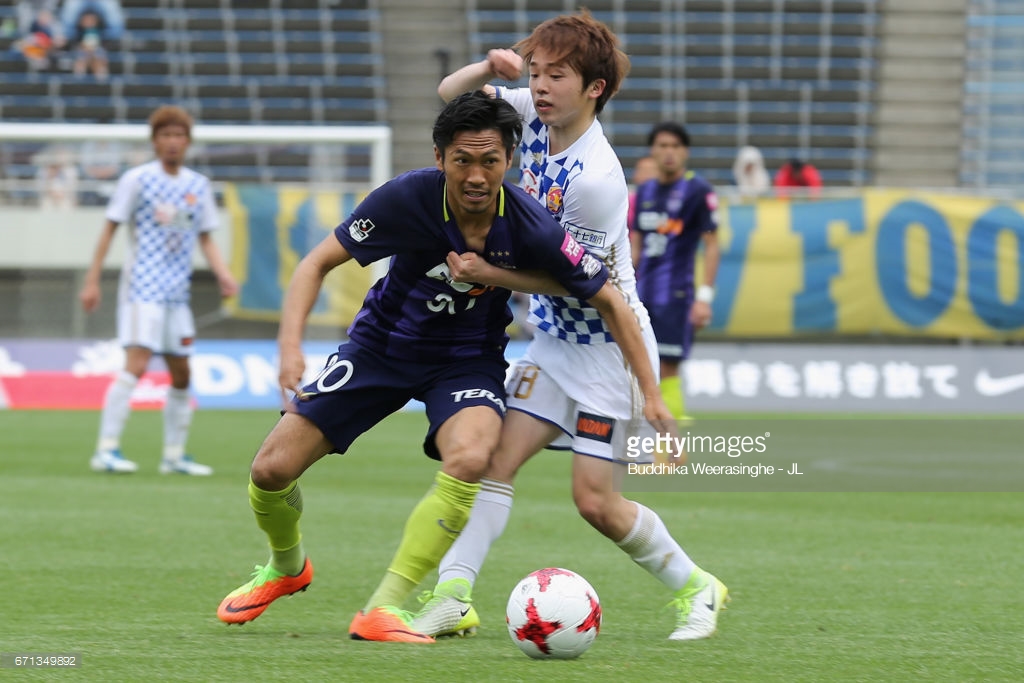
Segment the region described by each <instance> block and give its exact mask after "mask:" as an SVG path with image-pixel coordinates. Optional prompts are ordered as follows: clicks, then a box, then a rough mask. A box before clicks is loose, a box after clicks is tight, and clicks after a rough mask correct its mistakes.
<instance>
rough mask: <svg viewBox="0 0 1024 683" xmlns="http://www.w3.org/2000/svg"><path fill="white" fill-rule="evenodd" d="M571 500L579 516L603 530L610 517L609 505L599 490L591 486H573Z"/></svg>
mask: <svg viewBox="0 0 1024 683" xmlns="http://www.w3.org/2000/svg"><path fill="white" fill-rule="evenodd" d="M572 497H573V502H575V503H576V509H577V510H578V511H579V513H580V517H582V518H583V519H585V520H586V521H587V523H588V524H590V526H592V527H594V528H595V529H597V530H598V531H601V532H603V531H604V529H605V528H607V527H608V524H609V521H610V518H611V509H610V508H611V506H610V505H608V500H607V499H606V497H605V496H603V495H601V492H600V491H595V490H594V489H591V488H584V487H574V488H573V492H572Z"/></svg>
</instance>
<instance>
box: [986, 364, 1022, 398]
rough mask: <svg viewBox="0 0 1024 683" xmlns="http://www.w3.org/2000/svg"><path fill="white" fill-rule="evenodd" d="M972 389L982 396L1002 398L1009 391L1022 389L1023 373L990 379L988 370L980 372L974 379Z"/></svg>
mask: <svg viewBox="0 0 1024 683" xmlns="http://www.w3.org/2000/svg"><path fill="white" fill-rule="evenodd" d="M974 388H975V389H977V390H978V393H979V394H981V395H982V396H1002V395H1003V394H1008V393H1010V392H1011V391H1017V390H1018V389H1024V373H1021V374H1019V375H1008V376H1006V377H992V376H991V375H989V374H988V370H982V371H981V372H979V373H978V376H977V377H975V378H974Z"/></svg>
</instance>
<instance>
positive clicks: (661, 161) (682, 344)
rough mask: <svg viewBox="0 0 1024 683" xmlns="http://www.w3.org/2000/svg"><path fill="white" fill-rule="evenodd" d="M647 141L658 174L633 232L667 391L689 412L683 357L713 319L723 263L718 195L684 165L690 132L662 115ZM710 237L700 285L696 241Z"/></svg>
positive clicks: (640, 202)
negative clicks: (696, 275)
mask: <svg viewBox="0 0 1024 683" xmlns="http://www.w3.org/2000/svg"><path fill="white" fill-rule="evenodd" d="M647 144H648V145H649V146H650V149H651V156H652V157H653V158H654V160H655V162H656V164H657V167H658V175H657V177H655V178H654V179H652V180H648V181H647V182H645V183H644V184H642V185H641V186H640V187H638V188H637V191H636V216H635V218H634V222H633V225H631V226H630V228H631V230H632V232H631V235H630V239H631V241H632V247H633V264H634V266H635V267H636V273H637V292H638V293H639V295H640V300H641V301H643V302H644V305H645V306H646V307H647V310H648V312H649V313H650V316H651V327H652V328H653V329H654V335H655V336H656V337H657V339H658V355H659V357H660V358H661V391H662V397H663V398H664V399H665V403H666V404H667V405H668V406H669V409H670V410H672V413H673V414H674V415H675V416H676V418H677V419H680V420H682V419H684V414H685V410H684V406H683V391H682V387H681V386H680V380H679V364H680V363H681V362H682V361H684V360H686V358H687V357H688V356H689V354H690V345H691V344H692V342H693V333H694V330H696V329H700V328H701V327H704V326H705V325H707V324H708V323H709V322H710V321H711V302H712V300H713V299H714V295H715V289H714V284H715V275H716V273H717V271H718V261H719V251H718V236H717V230H718V222H717V220H716V218H715V210H716V208H717V206H718V200H717V198H716V197H715V191H714V189H713V188H712V187H711V185H710V184H709V183H708V182H707V181H706V180H704V179H703V178H701V177H700V176H699V175H697V174H696V173H694V172H693V171H688V170H687V169H686V161H687V158H688V156H689V148H690V136H689V134H688V133H687V132H686V129H685V128H684V127H683V126H681V125H680V124H678V123H674V122H671V121H669V122H665V123H660V124H658V125H657V126H655V127H654V129H653V130H651V133H650V135H649V136H648V141H647ZM701 243H703V245H704V282H703V284H701V285H700V287H697V288H696V291H695V290H694V272H693V271H694V265H695V259H696V255H697V249H698V247H699V246H700V245H701Z"/></svg>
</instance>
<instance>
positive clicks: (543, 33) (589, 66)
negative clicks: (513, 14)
mask: <svg viewBox="0 0 1024 683" xmlns="http://www.w3.org/2000/svg"><path fill="white" fill-rule="evenodd" d="M513 49H514V50H516V51H518V52H519V54H520V55H522V57H523V59H524V60H526V62H527V64H528V63H529V62H530V59H531V58H532V57H533V53H534V52H536V51H537V50H538V49H543V50H547V51H548V52H550V53H551V54H552V55H553V56H554V59H555V61H556V62H559V63H563V64H565V65H566V66H568V67H569V68H571V69H572V70H573V71H575V72H576V73H578V74H579V75H580V77H581V78H582V79H583V85H584V87H586V86H588V85H590V84H591V83H593V82H594V81H596V80H598V79H603V80H604V82H605V87H604V92H602V93H601V95H600V97H598V98H597V100H596V102H595V107H594V113H596V114H600V113H601V110H602V109H604V105H605V104H607V103H608V100H610V99H611V98H612V96H613V95H615V93H617V92H618V91H619V87H620V86H621V85H622V81H623V79H625V78H626V74H628V73H629V57H628V56H626V53H625V52H623V51H622V48H621V47H620V42H619V38H618V36H616V35H615V34H614V33H612V31H611V29H609V28H608V27H607V26H605V25H604V24H603V23H601V22H600V21H598V20H597V19H595V18H594V17H593V15H592V14H591V13H590V12H589V11H588V10H586V9H584V10H582V11H581V12H580V13H579V14H566V15H562V16H559V17H554V18H552V19H548V20H547V21H545V22H544V23H542V24H539V25H538V26H537V27H536V28H535V29H533V33H531V34H530V35H529V36H527V37H526V38H523V39H522V40H520V41H519V42H518V43H516V44H515V45H514V46H513Z"/></svg>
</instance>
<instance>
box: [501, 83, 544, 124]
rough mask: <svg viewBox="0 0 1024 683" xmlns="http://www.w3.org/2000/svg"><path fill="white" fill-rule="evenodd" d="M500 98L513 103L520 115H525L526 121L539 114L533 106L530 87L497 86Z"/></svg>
mask: <svg viewBox="0 0 1024 683" xmlns="http://www.w3.org/2000/svg"><path fill="white" fill-rule="evenodd" d="M494 90H495V92H496V94H497V97H498V99H502V100H505V101H506V102H508V103H509V104H511V105H512V106H513V107H514V108H515V110H516V111H517V112H519V115H520V116H522V117H523V120H524V121H529V120H530V119H532V118H534V117H536V116H537V110H536V109H534V108H533V96H532V95H530V89H529V88H506V87H505V86H501V85H499V86H495V88H494Z"/></svg>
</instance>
